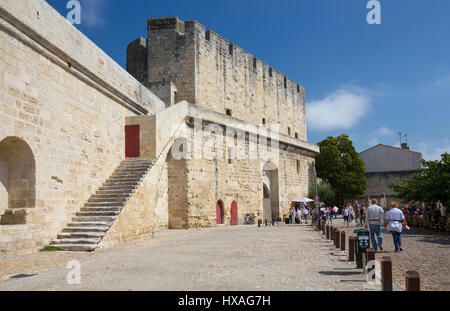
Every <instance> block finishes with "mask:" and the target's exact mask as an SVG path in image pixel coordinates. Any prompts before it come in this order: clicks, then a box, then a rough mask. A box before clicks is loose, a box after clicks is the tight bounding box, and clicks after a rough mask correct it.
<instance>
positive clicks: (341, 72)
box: [47, 0, 450, 159]
mask: <svg viewBox="0 0 450 311" xmlns="http://www.w3.org/2000/svg"><path fill="white" fill-rule="evenodd" d="M47 2H48V3H50V4H51V5H52V6H53V7H55V8H56V9H57V10H58V11H59V12H60V13H61V14H62V15H64V16H65V15H67V13H68V11H69V10H68V9H66V3H67V1H66V0H48V1H47ZM80 2H81V6H82V16H81V22H82V24H81V25H79V26H77V27H78V28H79V29H80V30H81V31H82V32H83V33H84V34H85V35H86V36H87V37H89V38H90V39H91V40H92V41H94V42H95V43H96V44H97V45H98V46H99V47H100V48H102V49H103V50H104V51H105V52H106V53H108V54H109V55H110V56H111V57H112V58H113V59H114V60H116V61H117V62H118V63H119V64H120V65H121V66H123V67H125V61H126V59H125V51H126V46H127V45H128V43H129V42H130V41H132V40H133V39H135V38H137V37H139V36H142V37H146V20H147V18H148V17H162V16H178V17H179V18H180V19H182V20H193V19H195V20H197V21H199V22H200V23H201V24H203V25H205V26H206V27H207V28H208V29H212V30H214V31H215V32H217V33H219V34H221V35H222V36H224V37H225V38H227V39H228V40H230V42H231V43H235V44H236V45H238V46H240V47H242V48H243V49H245V50H247V51H249V52H250V53H252V54H253V55H255V56H256V57H258V58H260V59H261V60H263V61H264V62H266V63H268V64H270V65H271V66H272V67H274V68H276V69H278V70H279V71H281V72H282V73H284V74H285V75H287V76H289V77H290V78H292V79H293V80H295V81H297V82H298V83H299V84H301V85H302V86H304V87H305V88H306V96H307V114H308V141H310V142H312V143H317V142H319V141H321V140H322V139H324V138H325V137H327V136H329V135H333V136H335V135H339V134H341V133H347V134H349V135H350V139H352V140H353V141H354V144H355V147H356V148H357V150H358V151H362V150H364V149H366V148H369V147H371V146H373V145H374V144H376V143H379V142H380V143H384V144H389V145H399V137H398V132H399V131H401V132H404V133H408V139H409V140H408V143H409V145H410V146H411V149H413V150H417V151H421V152H423V154H424V157H425V158H426V159H437V158H439V155H440V154H441V153H443V152H445V151H447V152H450V135H449V133H450V122H449V116H450V18H449V17H450V16H449V15H450V1H448V0H427V1H425V0H409V1H408V0H379V2H380V3H381V24H380V25H369V24H368V23H367V22H366V15H367V14H368V12H369V10H368V9H367V8H366V4H367V2H368V0H345V1H336V0H320V1H319V0H277V1H274V0H241V1H213V0H198V1H197V0H190V1H187V0H183V1H179V0H172V1H150V0H145V1H144V0H133V1H120V0H81V1H80Z"/></svg>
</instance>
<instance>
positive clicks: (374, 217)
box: [366, 199, 384, 251]
mask: <svg viewBox="0 0 450 311" xmlns="http://www.w3.org/2000/svg"><path fill="white" fill-rule="evenodd" d="M371 202H372V205H370V206H369V207H368V208H367V215H366V221H367V223H368V224H369V230H370V240H371V241H372V245H373V248H374V249H375V251H377V250H378V247H380V250H383V235H382V234H381V219H382V218H384V211H383V209H382V208H381V207H380V206H378V205H377V199H372V200H371ZM366 228H367V225H366ZM375 234H376V235H377V239H378V244H377V241H376V240H375Z"/></svg>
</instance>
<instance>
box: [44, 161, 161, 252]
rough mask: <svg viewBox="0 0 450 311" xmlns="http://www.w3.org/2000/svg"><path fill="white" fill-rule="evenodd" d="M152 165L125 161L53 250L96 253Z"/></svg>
mask: <svg viewBox="0 0 450 311" xmlns="http://www.w3.org/2000/svg"><path fill="white" fill-rule="evenodd" d="M153 164H154V161H150V160H125V161H123V162H122V163H121V164H120V166H119V167H118V168H117V169H116V170H115V171H114V173H113V174H112V175H111V177H110V178H109V179H108V180H107V181H106V182H105V184H104V185H103V186H102V187H100V188H99V190H98V191H97V193H96V194H94V195H93V196H92V197H91V198H90V199H89V201H88V202H87V204H86V205H85V206H84V207H83V208H81V211H80V212H78V213H76V215H75V217H73V218H72V222H70V223H69V224H68V225H67V227H66V228H64V229H63V230H62V233H61V234H59V235H58V238H57V239H56V240H54V241H53V242H51V243H50V246H53V247H57V248H60V249H62V250H64V251H93V250H94V249H95V248H96V247H97V245H98V243H100V241H101V240H102V238H103V237H104V236H105V234H106V232H107V231H108V230H109V228H110V227H111V226H112V224H113V223H114V221H115V219H116V218H117V216H118V215H119V213H120V211H121V210H122V209H123V207H124V206H125V204H126V202H127V201H128V199H130V198H131V196H132V195H133V193H134V191H135V190H136V189H137V187H138V186H139V185H140V183H141V181H142V179H143V178H144V177H145V175H146V174H147V173H148V171H149V170H150V169H151V167H152V166H153Z"/></svg>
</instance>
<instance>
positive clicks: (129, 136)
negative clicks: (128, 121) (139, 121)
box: [125, 125, 140, 158]
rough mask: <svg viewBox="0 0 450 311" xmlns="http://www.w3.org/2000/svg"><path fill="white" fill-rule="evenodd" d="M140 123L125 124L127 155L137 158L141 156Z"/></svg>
mask: <svg viewBox="0 0 450 311" xmlns="http://www.w3.org/2000/svg"><path fill="white" fill-rule="evenodd" d="M139 138H140V130H139V125H127V126H125V156H126V157H129V158H137V157H139V156H140V141H139Z"/></svg>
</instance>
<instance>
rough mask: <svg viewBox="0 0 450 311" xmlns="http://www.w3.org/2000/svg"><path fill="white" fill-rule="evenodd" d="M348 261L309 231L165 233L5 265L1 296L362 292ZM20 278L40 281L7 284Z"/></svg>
mask: <svg viewBox="0 0 450 311" xmlns="http://www.w3.org/2000/svg"><path fill="white" fill-rule="evenodd" d="M347 256H348V255H347V254H345V253H344V254H342V253H341V252H340V251H337V250H336V249H335V248H334V247H333V246H332V243H331V241H327V240H325V238H324V237H323V235H322V234H321V233H318V232H316V231H314V230H312V228H311V227H310V226H307V225H284V224H280V226H275V227H272V226H269V227H262V228H258V227H257V226H235V227H219V228H210V229H202V230H189V231H186V230H184V231H167V232H163V233H160V234H159V238H158V239H156V240H154V241H149V242H143V243H141V245H131V246H128V247H123V248H118V249H112V250H101V251H96V252H94V253H39V254H33V255H29V256H24V257H20V258H14V259H2V260H0V267H2V266H4V265H5V266H7V267H8V271H5V269H4V268H2V270H0V277H2V276H3V278H4V281H3V282H0V290H182V291H185V290H186V291H191V290H322V291H335V290H345V291H349V290H352V291H355V290H356V291H358V290H364V289H367V287H366V285H367V283H366V281H365V277H364V276H363V275H362V274H361V271H360V270H356V269H354V265H353V264H352V263H349V262H347V261H346V260H345V259H346V258H347ZM72 259H77V260H79V261H80V262H81V285H75V286H70V285H68V284H67V282H66V275H67V273H68V271H69V270H68V269H66V267H65V265H66V263H67V262H68V261H70V260H72ZM45 270H47V271H45ZM17 273H38V274H37V275H35V276H32V277H27V278H22V279H8V276H9V275H11V274H17ZM368 289H369V290H370V289H372V290H373V289H377V288H368Z"/></svg>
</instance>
